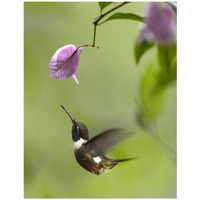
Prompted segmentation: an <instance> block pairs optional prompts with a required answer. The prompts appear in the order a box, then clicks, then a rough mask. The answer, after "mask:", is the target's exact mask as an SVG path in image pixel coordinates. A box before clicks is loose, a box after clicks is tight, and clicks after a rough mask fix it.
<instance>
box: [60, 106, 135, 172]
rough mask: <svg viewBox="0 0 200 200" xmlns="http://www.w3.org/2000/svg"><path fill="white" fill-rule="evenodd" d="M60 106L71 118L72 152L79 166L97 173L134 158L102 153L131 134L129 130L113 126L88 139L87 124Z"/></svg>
mask: <svg viewBox="0 0 200 200" xmlns="http://www.w3.org/2000/svg"><path fill="white" fill-rule="evenodd" d="M61 107H62V108H63V109H64V110H65V112H66V113H67V114H68V116H69V117H70V118H71V120H72V139H73V142H74V154H75V157H76V160H77V162H78V163H79V165H81V167H83V168H84V169H86V170H87V171H89V172H91V173H94V174H96V175H99V174H101V173H103V172H107V170H109V169H112V168H113V167H114V166H116V165H117V164H118V163H119V162H123V161H128V160H133V159H135V158H126V159H110V158H107V157H106V156H105V155H104V153H105V151H106V150H107V149H108V148H110V147H111V146H113V145H115V144H117V143H118V142H120V141H121V140H123V139H125V138H127V137H129V136H131V133H130V132H127V131H125V129H122V128H114V129H110V130H107V131H104V132H102V133H100V134H99V135H97V136H95V137H93V138H92V139H89V135H88V129H87V126H86V125H85V124H83V123H82V122H80V121H78V120H76V119H75V118H74V117H72V115H71V114H70V113H69V112H68V111H67V110H66V109H65V108H64V106H62V105H61Z"/></svg>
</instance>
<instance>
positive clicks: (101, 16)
mask: <svg viewBox="0 0 200 200" xmlns="http://www.w3.org/2000/svg"><path fill="white" fill-rule="evenodd" d="M127 3H130V2H124V3H121V4H119V5H118V6H116V7H114V8H112V9H110V10H109V11H107V12H106V13H104V14H101V15H100V16H99V17H98V18H97V19H96V20H95V21H94V22H93V24H94V37H93V44H92V46H93V47H95V40H96V28H97V25H98V23H99V21H100V20H101V19H102V18H104V17H105V16H106V15H108V14H110V13H111V12H113V11H114V10H116V9H118V8H120V7H121V6H123V5H125V4H127Z"/></svg>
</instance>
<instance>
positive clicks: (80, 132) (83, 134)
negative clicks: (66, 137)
mask: <svg viewBox="0 0 200 200" xmlns="http://www.w3.org/2000/svg"><path fill="white" fill-rule="evenodd" d="M61 107H62V108H63V109H64V110H65V112H66V113H67V114H68V116H69V117H70V119H71V120H72V124H73V125H72V139H73V141H74V142H77V141H79V140H81V139H83V140H85V141H87V140H89V136H88V129H87V127H86V125H85V124H84V123H82V122H80V121H78V120H76V119H75V118H74V117H72V115H71V114H70V113H69V112H68V111H67V110H66V109H65V108H64V106H62V105H61Z"/></svg>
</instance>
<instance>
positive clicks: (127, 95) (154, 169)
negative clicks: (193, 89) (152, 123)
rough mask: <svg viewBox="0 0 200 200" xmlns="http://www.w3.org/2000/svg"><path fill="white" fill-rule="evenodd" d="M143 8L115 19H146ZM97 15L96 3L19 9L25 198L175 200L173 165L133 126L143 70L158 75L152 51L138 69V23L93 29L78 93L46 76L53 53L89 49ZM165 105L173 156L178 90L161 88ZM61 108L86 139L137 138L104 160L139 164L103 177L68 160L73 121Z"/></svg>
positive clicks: (165, 130) (162, 118) (163, 124)
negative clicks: (124, 132) (119, 134)
mask: <svg viewBox="0 0 200 200" xmlns="http://www.w3.org/2000/svg"><path fill="white" fill-rule="evenodd" d="M112 6H113V5H111V7H112ZM145 6H146V4H145V3H131V4H127V5H126V6H124V7H122V8H120V9H119V11H122V12H123V11H124V12H134V13H136V14H139V15H141V16H143V15H144V13H145ZM108 9H109V7H108V8H106V9H105V11H106V10H108ZM99 13H100V9H99V6H98V4H97V3H96V2H88V3H80V2H76V3H70V2H62V3H61V2H57V3H42V2H34V3H32V2H25V3H24V197H25V198H45V197H46V198H51V197H52V198H56V197H57V198H101V197H102V198H104V197H105V198H137V197H138V198H148V197H151V198H164V197H168V198H175V197H176V162H175V161H174V159H172V157H171V156H170V155H169V152H168V151H166V149H165V148H164V146H163V145H162V144H161V143H160V142H159V141H158V140H156V139H155V138H154V137H152V135H151V134H148V131H144V129H141V128H139V126H138V124H137V121H136V120H135V114H136V110H137V105H135V101H134V97H138V96H139V95H140V84H141V80H142V77H143V75H144V73H145V70H146V68H147V67H148V66H149V65H152V66H153V67H155V69H156V68H157V67H158V63H157V60H156V53H155V52H156V50H155V48H154V49H152V50H151V51H149V52H148V53H146V54H145V56H144V57H143V58H142V59H141V62H140V64H139V65H137V66H136V64H135V61H134V56H133V44H134V42H135V40H136V38H137V36H138V34H139V32H140V29H139V27H140V24H139V23H138V22H134V21H131V20H130V21H129V20H114V21H111V22H107V23H105V24H103V25H102V26H99V27H97V38H96V45H99V46H100V48H99V49H97V48H91V47H87V48H83V52H82V54H81V57H80V63H79V68H78V70H77V77H78V80H79V82H80V85H77V84H76V83H75V81H74V80H73V79H72V78H69V79H67V80H64V81H61V80H56V79H52V78H50V76H49V61H50V59H51V57H52V55H53V54H54V53H55V51H56V50H57V49H58V48H60V47H62V46H64V45H67V44H74V45H75V46H80V45H82V44H91V43H92V39H93V24H92V22H93V20H94V18H95V17H97V16H98V15H99ZM164 103H165V105H164V108H163V110H162V112H161V114H160V115H159V117H158V118H157V119H156V124H157V129H158V132H159V134H160V135H161V138H162V139H163V140H164V141H165V142H166V143H167V144H169V145H170V146H171V148H172V149H174V150H176V84H175V83H173V84H171V85H170V86H168V87H167V88H166V95H165V102H164ZM60 104H62V105H64V106H65V107H66V108H67V109H68V111H69V112H70V113H71V114H72V115H73V116H74V117H75V118H77V119H79V120H80V121H83V122H84V123H85V124H86V125H87V126H88V129H89V132H90V136H91V137H92V136H94V135H96V134H98V133H100V132H101V131H104V130H106V129H110V128H114V127H122V128H127V129H129V130H134V131H135V132H136V133H137V134H136V135H135V136H134V137H132V138H131V139H129V140H126V141H124V142H122V143H121V144H119V145H118V146H117V147H116V148H114V149H113V151H112V152H109V153H108V156H109V157H111V158H126V157H134V156H135V157H138V158H139V159H137V160H134V161H132V162H127V163H121V164H119V165H118V166H117V167H115V168H114V169H113V170H111V171H110V172H108V173H107V174H103V175H100V176H96V175H94V174H92V173H89V172H87V171H85V170H84V169H82V168H81V167H80V166H79V165H78V164H77V163H76V160H75V157H74V154H73V143H72V138H71V126H72V124H71V121H70V119H69V117H68V116H67V115H66V113H64V111H63V110H62V108H61V107H60Z"/></svg>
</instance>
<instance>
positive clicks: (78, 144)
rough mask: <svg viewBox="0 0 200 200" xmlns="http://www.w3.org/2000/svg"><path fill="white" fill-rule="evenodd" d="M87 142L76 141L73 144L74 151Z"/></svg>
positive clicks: (81, 139)
mask: <svg viewBox="0 0 200 200" xmlns="http://www.w3.org/2000/svg"><path fill="white" fill-rule="evenodd" d="M86 142H87V140H84V139H83V138H80V139H79V140H78V141H76V142H74V149H79V148H80V147H81V146H82V145H83V144H84V143H86Z"/></svg>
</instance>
